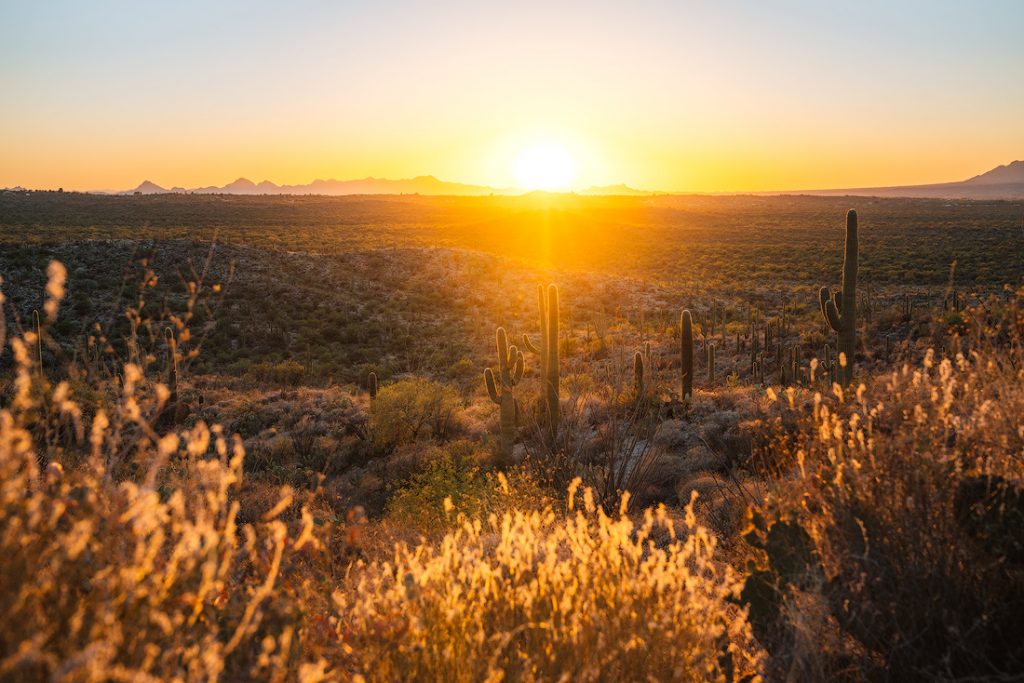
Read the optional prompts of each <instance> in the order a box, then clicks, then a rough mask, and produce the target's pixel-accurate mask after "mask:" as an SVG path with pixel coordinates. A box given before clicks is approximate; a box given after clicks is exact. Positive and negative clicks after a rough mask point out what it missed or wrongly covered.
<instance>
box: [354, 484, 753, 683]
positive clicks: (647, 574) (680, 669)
mask: <svg viewBox="0 0 1024 683" xmlns="http://www.w3.org/2000/svg"><path fill="white" fill-rule="evenodd" d="M578 484H579V482H578V481H577V482H575V483H574V484H573V486H572V487H571V488H570V491H569V506H568V507H569V509H568V510H567V511H566V512H565V513H564V514H562V513H558V512H556V511H555V510H554V509H552V508H551V507H548V508H546V509H544V510H542V511H533V512H522V511H518V510H514V511H509V512H506V513H505V514H503V515H500V516H499V515H497V514H491V515H490V516H489V518H488V519H486V520H480V519H472V520H470V519H465V518H463V519H462V520H460V521H461V524H460V526H459V527H458V528H457V529H456V530H455V531H453V532H451V533H449V534H448V535H446V536H445V537H444V538H443V540H442V541H441V542H440V544H439V546H424V545H418V546H415V547H410V546H405V545H401V546H398V547H397V548H396V549H395V552H394V554H393V557H391V558H390V559H389V560H388V561H377V562H372V563H369V564H367V565H365V566H359V567H357V568H356V569H355V570H354V572H353V574H352V576H351V577H350V585H347V586H346V587H345V590H342V591H338V592H337V593H335V596H334V599H335V602H336V605H337V610H338V635H339V638H341V639H342V640H343V642H344V643H345V644H346V646H347V647H346V651H347V652H348V653H349V661H348V664H347V666H348V667H350V668H351V670H352V671H354V672H358V674H359V675H361V676H363V677H364V678H365V679H366V680H373V681H393V680H444V681H482V680H489V681H498V680H522V681H530V680H537V681H539V680H572V681H598V680H622V681H632V680H643V681H647V680H683V681H725V680H736V678H733V676H737V677H738V675H739V674H740V673H747V672H750V671H752V670H753V669H754V668H755V666H756V661H755V659H754V656H753V655H752V654H751V653H752V652H753V650H752V649H751V643H750V639H749V629H748V627H747V625H746V622H745V620H744V618H743V613H742V612H741V611H739V610H737V609H736V608H735V607H734V606H732V605H731V604H730V603H729V602H728V600H729V598H730V597H731V596H734V595H735V593H736V590H737V586H738V583H737V577H736V575H735V573H734V572H733V571H732V570H731V569H730V568H729V567H728V566H722V565H720V564H719V563H717V562H716V561H715V558H714V551H715V539H714V538H713V537H712V536H711V535H710V534H709V533H708V532H707V531H706V530H705V529H704V528H702V527H700V526H699V525H698V524H697V522H696V520H695V518H694V517H693V514H692V510H690V511H689V512H688V514H687V520H686V525H687V529H686V537H685V538H682V539H679V538H676V537H675V534H674V530H673V528H672V525H671V523H670V521H669V519H668V516H667V513H666V511H665V509H664V508H663V507H662V508H658V509H657V510H654V509H648V510H647V511H646V512H645V513H644V516H643V521H642V522H640V523H634V521H633V520H632V519H630V517H628V516H627V515H626V514H625V513H624V512H620V513H619V514H618V515H614V516H608V515H606V514H605V513H604V512H603V510H602V509H600V507H599V506H597V505H596V504H595V502H594V496H593V493H592V492H591V491H590V490H589V489H587V490H585V491H584V492H583V494H582V495H580V496H577V495H575V494H576V486H577V485H578ZM578 498H579V499H582V505H581V506H579V507H576V506H575V503H576V502H577V499H578ZM449 505H450V501H449ZM627 505H628V503H627V502H625V501H624V502H623V511H624V510H625V508H626V506H627ZM660 534H665V535H666V536H668V540H667V542H665V543H663V544H661V545H658V544H656V543H655V541H654V539H655V538H656V537H658V536H659V535H660Z"/></svg>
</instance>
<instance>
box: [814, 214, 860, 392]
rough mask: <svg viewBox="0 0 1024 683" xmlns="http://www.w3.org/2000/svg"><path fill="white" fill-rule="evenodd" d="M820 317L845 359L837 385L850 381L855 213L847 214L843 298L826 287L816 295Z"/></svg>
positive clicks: (854, 327)
mask: <svg viewBox="0 0 1024 683" xmlns="http://www.w3.org/2000/svg"><path fill="white" fill-rule="evenodd" d="M818 301H819V303H820V304H821V314H822V315H823V316H825V320H826V322H828V324H829V327H831V328H832V329H833V330H835V332H836V334H837V335H838V337H839V340H838V342H837V344H836V350H837V352H838V353H840V354H842V355H843V356H845V357H846V366H845V367H842V364H840V366H841V367H839V368H838V372H837V373H836V374H837V376H838V380H839V383H840V384H842V385H844V386H845V385H847V384H849V383H850V382H851V381H852V380H853V354H854V351H855V350H856V347H857V212H856V211H854V210H853V209H850V210H849V211H848V212H847V214H846V251H845V253H844V255H843V290H842V295H841V296H839V295H837V294H836V293H830V292H829V288H828V287H822V288H821V290H820V291H819V292H818Z"/></svg>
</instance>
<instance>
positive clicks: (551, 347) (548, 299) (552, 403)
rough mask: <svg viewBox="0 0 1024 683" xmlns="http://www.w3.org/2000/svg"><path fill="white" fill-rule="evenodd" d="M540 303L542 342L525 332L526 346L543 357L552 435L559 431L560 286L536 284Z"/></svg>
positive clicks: (549, 428)
mask: <svg viewBox="0 0 1024 683" xmlns="http://www.w3.org/2000/svg"><path fill="white" fill-rule="evenodd" d="M537 303H538V306H539V307H540V341H539V343H538V345H537V346H534V344H533V343H532V342H530V338H529V337H528V336H526V335H525V334H524V335H523V346H525V347H526V348H527V349H528V350H529V351H530V352H531V353H535V354H537V355H539V356H540V381H541V387H542V389H541V392H542V395H543V396H544V405H545V410H546V411H547V416H548V431H549V432H550V435H551V437H552V438H554V436H555V434H557V433H558V418H559V415H558V411H559V405H558V385H559V368H558V287H556V286H554V285H548V288H547V293H546V295H545V292H544V286H543V285H537Z"/></svg>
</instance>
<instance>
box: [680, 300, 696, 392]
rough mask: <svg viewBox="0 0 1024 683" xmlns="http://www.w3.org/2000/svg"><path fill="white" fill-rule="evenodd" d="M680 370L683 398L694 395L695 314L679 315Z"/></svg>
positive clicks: (686, 312) (684, 313) (685, 313)
mask: <svg viewBox="0 0 1024 683" xmlns="http://www.w3.org/2000/svg"><path fill="white" fill-rule="evenodd" d="M679 372H680V373H681V375H682V382H683V384H682V397H681V398H682V400H684V401H685V400H687V399H688V398H690V397H691V396H693V316H691V315H690V311H688V310H687V311H683V313H682V315H680V316H679Z"/></svg>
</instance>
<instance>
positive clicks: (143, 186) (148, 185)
mask: <svg viewBox="0 0 1024 683" xmlns="http://www.w3.org/2000/svg"><path fill="white" fill-rule="evenodd" d="M131 192H132V193H135V192H138V193H139V194H164V193H166V192H167V190H166V189H164V188H162V187H160V186H159V185H157V184H156V183H154V182H153V181H151V180H143V181H142V182H141V183H139V186H138V187H136V188H135V189H134V190H132V191H131Z"/></svg>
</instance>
